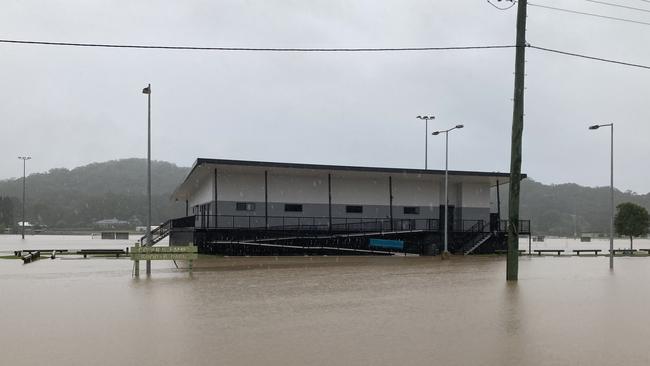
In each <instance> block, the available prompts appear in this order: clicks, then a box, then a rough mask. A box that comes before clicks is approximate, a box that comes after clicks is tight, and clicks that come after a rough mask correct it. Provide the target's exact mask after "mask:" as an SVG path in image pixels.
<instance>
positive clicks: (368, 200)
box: [325, 174, 394, 205]
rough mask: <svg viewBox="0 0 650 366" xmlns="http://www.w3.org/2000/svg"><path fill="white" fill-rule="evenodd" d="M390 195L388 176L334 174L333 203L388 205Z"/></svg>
mask: <svg viewBox="0 0 650 366" xmlns="http://www.w3.org/2000/svg"><path fill="white" fill-rule="evenodd" d="M325 184H326V185H327V182H326V183H325ZM326 189H327V187H326ZM388 195H389V192H388V176H385V177H384V176H382V175H378V176H377V177H376V178H365V177H354V176H336V175H334V174H332V204H359V205H388V204H389V197H388ZM393 195H394V194H393ZM325 202H327V200H326V201H325Z"/></svg>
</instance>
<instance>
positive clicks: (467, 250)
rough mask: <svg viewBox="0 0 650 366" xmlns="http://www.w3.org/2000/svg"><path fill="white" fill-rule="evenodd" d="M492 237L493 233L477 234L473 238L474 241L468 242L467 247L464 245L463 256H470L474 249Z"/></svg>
mask: <svg viewBox="0 0 650 366" xmlns="http://www.w3.org/2000/svg"><path fill="white" fill-rule="evenodd" d="M492 235H494V234H493V233H480V234H478V235H477V236H476V237H475V239H474V241H472V242H470V243H469V244H468V245H465V246H464V247H463V254H464V255H468V254H471V253H472V252H473V251H474V250H475V249H476V248H478V247H480V246H481V245H482V244H483V243H485V242H486V241H488V240H489V239H490V238H491V237H492Z"/></svg>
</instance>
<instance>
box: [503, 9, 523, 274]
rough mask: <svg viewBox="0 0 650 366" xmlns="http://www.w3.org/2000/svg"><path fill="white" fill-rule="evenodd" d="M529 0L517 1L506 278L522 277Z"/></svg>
mask: <svg viewBox="0 0 650 366" xmlns="http://www.w3.org/2000/svg"><path fill="white" fill-rule="evenodd" d="M527 5H528V1H527V0H519V3H518V4H517V48H516V51H515V96H514V106H513V112H512V142H511V146H510V194H509V197H510V198H509V200H508V259H507V265H506V266H507V268H506V280H508V281H517V278H518V277H519V186H520V182H521V135H522V132H523V130H524V78H525V68H526V7H527Z"/></svg>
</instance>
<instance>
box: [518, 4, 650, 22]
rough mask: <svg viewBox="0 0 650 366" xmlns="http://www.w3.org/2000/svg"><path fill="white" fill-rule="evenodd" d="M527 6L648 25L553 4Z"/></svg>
mask: <svg viewBox="0 0 650 366" xmlns="http://www.w3.org/2000/svg"><path fill="white" fill-rule="evenodd" d="M528 5H529V6H535V7H538V8H544V9H550V10H555V11H561V12H565V13H572V14H580V15H587V16H591V17H596V18H604V19H610V20H617V21H621V22H627V23H635V24H641V25H650V23H646V22H640V21H637V20H631V19H625V18H616V17H610V16H607V15H600V14H594V13H586V12H582V11H576V10H569V9H563V8H556V7H553V6H546V5H538V4H532V3H528Z"/></svg>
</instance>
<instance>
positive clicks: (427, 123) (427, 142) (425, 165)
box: [417, 116, 436, 170]
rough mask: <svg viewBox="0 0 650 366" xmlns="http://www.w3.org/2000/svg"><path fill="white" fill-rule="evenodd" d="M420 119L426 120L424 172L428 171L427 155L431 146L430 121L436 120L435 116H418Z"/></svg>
mask: <svg viewBox="0 0 650 366" xmlns="http://www.w3.org/2000/svg"><path fill="white" fill-rule="evenodd" d="M417 118H418V119H422V120H424V170H427V160H428V159H427V157H428V156H429V154H428V153H427V150H428V145H429V120H434V119H436V117H435V116H417Z"/></svg>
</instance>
